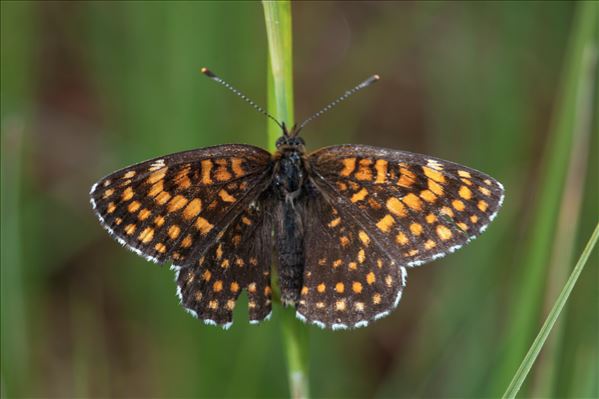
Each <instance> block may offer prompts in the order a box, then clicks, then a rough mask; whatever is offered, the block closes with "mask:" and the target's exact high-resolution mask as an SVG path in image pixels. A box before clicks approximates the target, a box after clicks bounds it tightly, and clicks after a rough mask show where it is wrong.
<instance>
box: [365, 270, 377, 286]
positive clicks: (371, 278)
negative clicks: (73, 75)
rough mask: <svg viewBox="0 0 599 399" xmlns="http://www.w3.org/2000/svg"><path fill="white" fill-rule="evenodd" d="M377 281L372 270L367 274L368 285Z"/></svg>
mask: <svg viewBox="0 0 599 399" xmlns="http://www.w3.org/2000/svg"><path fill="white" fill-rule="evenodd" d="M375 281H376V277H375V276H374V273H373V272H370V273H368V274H367V275H366V282H367V283H368V285H372V284H374V282H375Z"/></svg>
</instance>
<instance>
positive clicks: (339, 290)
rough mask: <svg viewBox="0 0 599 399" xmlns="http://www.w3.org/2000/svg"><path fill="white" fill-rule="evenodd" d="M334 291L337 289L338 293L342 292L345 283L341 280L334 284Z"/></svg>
mask: <svg viewBox="0 0 599 399" xmlns="http://www.w3.org/2000/svg"><path fill="white" fill-rule="evenodd" d="M335 291H337V293H338V294H343V291H345V285H344V284H343V283H342V282H338V283H337V284H335Z"/></svg>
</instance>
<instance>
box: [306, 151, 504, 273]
mask: <svg viewBox="0 0 599 399" xmlns="http://www.w3.org/2000/svg"><path fill="white" fill-rule="evenodd" d="M309 159H310V165H311V168H312V179H313V181H314V183H315V184H316V185H317V186H318V187H319V189H320V190H321V191H323V192H324V193H325V194H326V195H328V196H329V197H330V198H337V201H338V205H337V207H338V210H339V212H341V213H343V214H347V215H353V217H354V218H355V219H356V222H357V223H358V224H359V225H361V226H362V228H363V229H364V231H366V232H367V233H368V234H369V235H370V236H371V238H372V240H374V241H375V242H376V243H377V245H378V246H379V247H380V248H381V249H382V250H384V252H385V253H388V254H390V255H391V256H392V257H393V259H395V262H396V263H397V265H400V266H415V265H420V264H422V263H424V262H427V261H430V260H433V259H436V258H438V257H440V256H443V255H445V254H446V253H448V252H453V251H455V250H456V249H458V248H459V247H461V246H462V245H464V244H465V243H467V242H468V241H469V240H471V239H472V238H474V237H476V236H478V235H479V234H480V233H482V232H483V231H484V229H485V228H486V227H487V225H488V224H489V223H490V221H491V220H493V218H494V217H495V215H496V214H497V211H498V209H499V207H500V206H501V202H502V200H503V187H502V186H501V184H500V183H499V182H497V181H496V180H495V179H493V178H491V177H489V176H487V175H485V174H483V173H481V172H478V171H476V170H473V169H470V168H467V167H465V166H461V165H458V164H455V163H452V162H448V161H444V160H440V159H436V158H432V157H428V156H425V155H419V154H413V153H408V152H402V151H393V150H388V149H383V148H377V147H370V146H363V145H345V146H335V147H328V148H324V149H321V150H319V151H316V152H315V153H313V154H311V155H310V157H309Z"/></svg>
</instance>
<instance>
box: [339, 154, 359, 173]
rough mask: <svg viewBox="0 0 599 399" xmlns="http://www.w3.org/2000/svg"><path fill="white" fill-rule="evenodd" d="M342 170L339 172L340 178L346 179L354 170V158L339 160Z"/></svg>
mask: <svg viewBox="0 0 599 399" xmlns="http://www.w3.org/2000/svg"><path fill="white" fill-rule="evenodd" d="M341 163H342V164H343V169H342V170H341V172H339V175H340V176H343V177H347V176H349V175H351V173H352V172H353V171H354V169H356V158H345V159H342V160H341Z"/></svg>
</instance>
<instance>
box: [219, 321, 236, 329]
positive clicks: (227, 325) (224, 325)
mask: <svg viewBox="0 0 599 399" xmlns="http://www.w3.org/2000/svg"><path fill="white" fill-rule="evenodd" d="M232 325H233V322H232V321H230V322H228V323H225V324H223V325H222V326H221V327H222V328H223V330H228V329H229V328H231V326H232Z"/></svg>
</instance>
